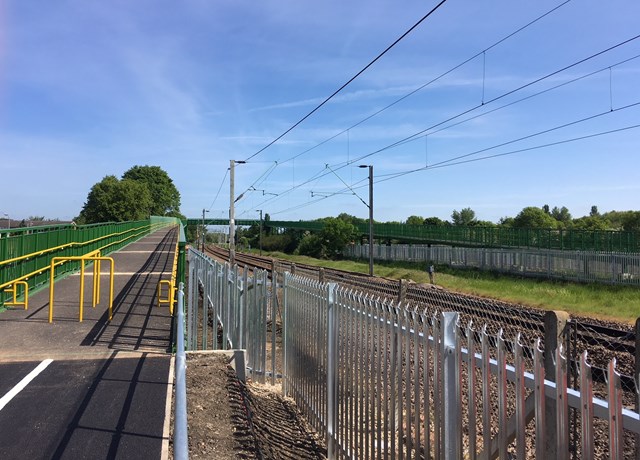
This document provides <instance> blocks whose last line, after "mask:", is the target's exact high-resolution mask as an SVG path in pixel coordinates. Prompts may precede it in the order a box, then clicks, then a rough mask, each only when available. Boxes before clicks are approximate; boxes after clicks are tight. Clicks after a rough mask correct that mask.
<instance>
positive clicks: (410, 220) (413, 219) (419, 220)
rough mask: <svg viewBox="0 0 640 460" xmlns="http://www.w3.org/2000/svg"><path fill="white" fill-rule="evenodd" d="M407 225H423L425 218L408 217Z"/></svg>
mask: <svg viewBox="0 0 640 460" xmlns="http://www.w3.org/2000/svg"><path fill="white" fill-rule="evenodd" d="M406 224H407V225H422V224H424V217H420V216H409V217H407V222H406Z"/></svg>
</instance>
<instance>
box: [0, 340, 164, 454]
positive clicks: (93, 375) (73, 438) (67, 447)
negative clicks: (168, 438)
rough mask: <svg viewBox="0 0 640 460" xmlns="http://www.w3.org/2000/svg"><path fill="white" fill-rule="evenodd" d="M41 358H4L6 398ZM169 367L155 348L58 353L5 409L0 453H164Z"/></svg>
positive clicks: (0, 375)
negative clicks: (87, 355) (131, 352)
mask: <svg viewBox="0 0 640 460" xmlns="http://www.w3.org/2000/svg"><path fill="white" fill-rule="evenodd" d="M39 363H40V362H39V361H32V362H16V363H4V364H2V365H0V381H1V382H2V386H1V387H0V388H1V390H2V394H1V395H0V397H2V395H4V394H5V393H6V391H8V390H9V388H8V387H9V386H10V384H11V382H15V383H17V381H19V380H21V379H22V378H23V377H24V376H25V375H27V374H28V373H29V372H31V371H32V370H33V369H34V368H36V367H37V366H38V364H39ZM169 367H170V357H169V356H163V355H153V354H142V355H141V356H139V357H119V354H118V353H114V355H113V356H112V357H110V358H108V359H92V360H60V361H56V360H53V361H52V362H51V363H50V364H49V365H48V366H47V367H46V368H45V369H44V370H43V371H42V372H41V373H40V374H38V376H37V377H35V378H34V379H33V380H32V381H31V382H30V383H29V384H28V385H27V386H26V387H25V388H24V389H23V390H22V391H20V392H19V393H18V394H17V395H16V396H15V397H14V398H13V399H12V400H11V401H10V402H9V403H7V405H6V406H4V408H2V409H0V458H2V459H111V458H130V459H147V458H148V459H152V458H153V459H159V458H161V455H162V441H163V430H164V420H165V406H166V404H165V403H166V398H167V388H168V384H169V382H168V378H169ZM5 390H6V391H5Z"/></svg>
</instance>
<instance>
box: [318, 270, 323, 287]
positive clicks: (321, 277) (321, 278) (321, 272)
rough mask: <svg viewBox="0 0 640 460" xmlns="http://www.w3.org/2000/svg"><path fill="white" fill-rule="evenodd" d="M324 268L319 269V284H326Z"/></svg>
mask: <svg viewBox="0 0 640 460" xmlns="http://www.w3.org/2000/svg"><path fill="white" fill-rule="evenodd" d="M324 279H325V278H324V268H319V269H318V282H319V283H320V284H324Z"/></svg>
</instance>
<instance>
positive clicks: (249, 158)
mask: <svg viewBox="0 0 640 460" xmlns="http://www.w3.org/2000/svg"><path fill="white" fill-rule="evenodd" d="M446 1H447V0H441V1H440V3H438V4H437V5H436V6H434V7H433V8H432V9H431V11H429V12H428V13H427V14H425V15H424V16H423V17H422V18H420V20H419V21H418V22H416V23H415V24H414V25H413V26H411V27H410V28H409V30H407V31H406V32H405V33H403V34H402V35H401V36H400V37H398V38H397V39H396V40H395V41H394V42H393V43H392V44H391V45H389V46H388V47H387V48H386V49H385V50H384V51H382V52H381V53H380V54H378V56H376V57H375V58H374V59H373V60H372V61H371V62H369V63H368V64H367V65H366V66H364V67H363V68H362V69H361V70H360V71H359V72H358V73H356V74H355V75H354V76H353V77H351V78H350V79H349V80H348V81H347V82H346V83H344V84H343V85H342V86H341V87H340V88H338V89H337V90H335V91H334V92H333V93H332V94H331V95H330V96H329V97H327V98H326V99H325V100H323V101H322V102H321V103H320V104H319V105H317V106H316V107H315V108H314V109H313V110H312V111H311V112H309V113H308V114H306V115H305V116H304V117H302V118H301V119H300V120H298V121H297V122H296V123H295V124H294V125H293V126H291V127H290V128H289V129H287V130H286V131H285V132H284V133H282V134H280V135H279V136H278V137H276V138H275V139H274V140H272V141H271V142H269V143H268V144H267V145H265V146H264V147H262V148H261V149H260V150H258V151H257V152H256V153H254V154H253V155H251V156H249V157H248V158H246V159H245V160H244V161H249V160H251V159H252V158H254V157H256V156H257V155H259V154H260V153H262V152H264V151H265V150H266V149H268V148H269V147H271V146H272V145H273V144H275V143H276V142H278V141H279V140H280V139H282V138H283V137H284V136H286V135H287V134H289V132H291V131H292V130H294V129H295V128H296V127H297V126H298V125H300V123H302V122H303V121H305V120H306V119H307V118H309V117H310V116H311V115H313V114H314V113H315V112H316V111H318V110H319V109H320V108H321V107H322V106H324V105H325V104H326V103H327V102H329V101H330V100H331V99H333V97H334V96H336V95H337V94H338V93H339V92H340V91H342V90H343V89H344V88H346V87H347V86H348V85H349V84H350V83H351V82H353V81H354V80H355V79H356V78H358V77H359V76H360V75H361V74H363V73H364V72H365V71H366V70H367V69H368V68H369V67H371V66H372V65H373V64H374V63H375V62H376V61H378V59H380V58H381V57H382V56H384V55H385V54H386V53H387V52H388V51H389V50H390V49H391V48H393V47H394V46H395V45H397V44H398V43H399V42H400V41H401V40H402V39H404V38H405V37H406V36H407V35H409V34H410V33H411V32H412V31H413V30H414V29H415V28H416V27H418V26H419V25H420V24H421V23H422V22H424V21H425V20H426V19H427V18H428V17H429V16H431V14H433V13H434V12H435V11H436V10H437V9H438V8H440V7H441V6H442V5H443V4H444V3H445V2H446Z"/></svg>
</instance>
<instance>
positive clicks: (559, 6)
mask: <svg viewBox="0 0 640 460" xmlns="http://www.w3.org/2000/svg"><path fill="white" fill-rule="evenodd" d="M570 1H571V0H566V1H565V2H563V3H561V4H560V5H557V6H556V7H554V8H552V9H551V10H549V11H547V12H546V13H544V14H542V15H540V16H538V17H537V18H535V19H533V20H531V21H529V22H528V23H527V24H525V25H523V26H521V27H520V28H519V29H517V30H515V31H513V32H511V33H510V34H508V35H506V36H504V37H502V38H501V39H500V40H498V41H497V42H495V43H493V44H492V45H491V46H489V47H487V48H485V49H484V50H482V51H480V52H478V53H476V54H474V55H473V56H471V57H469V58H467V59H465V60H464V61H462V62H461V63H459V64H457V65H456V66H454V67H452V68H450V69H449V70H447V71H445V72H443V73H441V74H440V75H438V76H437V77H434V78H432V79H431V80H429V81H428V82H426V83H424V84H422V85H420V86H419V87H417V88H415V89H414V90H412V91H410V92H409V93H407V94H405V95H404V96H402V97H400V98H399V99H396V100H395V101H393V102H392V103H390V104H389V105H386V106H385V107H383V108H381V109H379V110H377V111H376V112H374V113H372V114H370V115H368V116H367V117H365V118H363V119H362V120H360V121H359V122H357V123H355V124H354V125H352V126H350V127H349V128H346V129H344V130H342V131H340V132H339V133H336V134H335V135H333V136H331V137H329V138H327V139H325V140H323V141H322V142H320V143H318V144H317V145H315V146H313V147H311V148H309V149H307V150H305V151H303V152H300V153H298V154H297V155H294V156H293V157H291V158H288V159H286V160H284V161H282V162H280V164H284V163H286V162H288V161H291V160H294V159H296V158H298V157H300V156H302V155H304V154H306V153H309V152H310V151H312V150H314V149H316V148H318V147H321V146H322V145H324V144H326V143H327V142H329V141H332V140H333V139H335V138H336V137H338V136H341V135H342V134H344V133H346V132H347V131H350V130H351V129H353V128H356V127H358V126H360V125H361V124H363V123H365V122H367V121H369V120H370V119H372V118H374V117H375V116H377V115H379V114H381V113H382V112H384V111H385V110H388V109H390V108H391V107H393V106H394V105H396V104H398V103H400V102H402V101H404V100H405V99H407V98H409V97H411V96H413V95H414V94H416V93H417V92H419V91H422V90H423V89H424V88H426V87H427V86H430V85H432V84H433V83H435V82H437V81H438V80H440V79H442V78H443V77H446V76H447V75H449V74H450V73H452V72H455V71H456V70H458V69H459V68H460V67H462V66H464V65H465V64H468V63H469V62H471V61H473V60H474V59H475V58H477V57H478V56H480V55H482V54H484V53H486V52H487V51H489V50H491V49H492V48H495V47H496V46H498V45H499V44H500V43H502V42H504V41H506V40H508V39H509V38H511V37H513V36H514V35H516V34H518V33H520V32H522V31H523V30H525V29H526V28H528V27H530V26H532V25H533V24H535V23H536V22H538V21H540V20H541V19H543V18H544V17H546V16H548V15H549V14H551V13H553V12H554V11H556V10H557V9H559V8H561V7H562V6H564V5H566V4H567V3H569V2H570Z"/></svg>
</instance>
